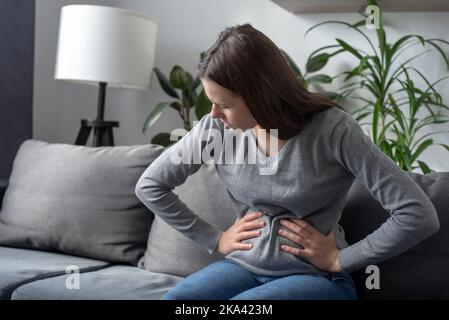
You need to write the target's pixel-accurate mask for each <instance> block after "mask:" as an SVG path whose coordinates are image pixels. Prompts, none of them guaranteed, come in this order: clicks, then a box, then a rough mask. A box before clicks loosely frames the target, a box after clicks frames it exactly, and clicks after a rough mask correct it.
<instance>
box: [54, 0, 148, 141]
mask: <svg viewBox="0 0 449 320" xmlns="http://www.w3.org/2000/svg"><path fill="white" fill-rule="evenodd" d="M156 30H157V25H156V23H155V22H154V20H153V19H152V18H150V17H148V16H146V15H143V14H141V13H138V12H134V11H130V10H125V9H120V8H113V7H105V6H96V5H68V6H64V7H63V8H62V10H61V20H60V27H59V39H58V50H57V55H56V68H55V79H59V80H67V81H74V82H79V83H84V84H91V85H96V86H97V85H98V86H99V91H98V110H97V118H96V119H95V120H86V119H82V120H81V129H80V131H79V133H78V136H77V138H76V141H75V144H76V145H85V144H86V142H87V139H88V138H89V134H90V132H91V129H92V128H93V129H94V136H93V143H92V144H93V146H94V147H99V146H113V145H114V137H113V132H112V128H113V127H118V126H119V122H118V121H104V106H105V97H106V86H112V87H120V88H136V89H149V86H150V77H151V72H152V70H153V64H154V51H155V43H156Z"/></svg>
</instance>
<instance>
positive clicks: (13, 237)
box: [0, 140, 163, 265]
mask: <svg viewBox="0 0 449 320" xmlns="http://www.w3.org/2000/svg"><path fill="white" fill-rule="evenodd" d="M162 150H163V148H162V147H161V146H157V145H151V144H149V145H140V146H116V147H98V148H93V147H86V146H74V145H69V144H56V143H55V144H51V143H47V142H43V141H38V140H26V141H25V142H23V144H22V145H21V146H20V148H19V150H18V152H17V155H16V158H15V160H14V163H13V169H12V173H11V177H10V181H9V186H8V189H7V190H6V193H5V196H4V199H3V205H2V209H1V212H0V245H3V246H11V247H19V248H35V249H41V250H47V251H58V252H64V253H67V254H73V255H77V256H82V257H88V258H94V259H100V260H105V261H110V262H123V263H130V264H134V265H136V264H137V262H138V260H139V258H141V256H142V255H143V253H144V251H145V246H146V240H147V238H148V232H149V229H150V227H151V222H152V220H153V214H152V212H151V211H150V210H148V209H147V208H146V207H145V206H144V205H143V204H142V203H141V202H140V201H139V199H138V198H137V197H136V196H135V194H134V189H135V185H136V182H137V180H138V179H139V177H140V176H141V175H142V173H143V172H144V171H145V169H146V168H147V167H148V166H149V165H150V164H151V162H152V161H153V160H154V159H156V158H157V157H158V156H159V154H160V153H161V152H162Z"/></svg>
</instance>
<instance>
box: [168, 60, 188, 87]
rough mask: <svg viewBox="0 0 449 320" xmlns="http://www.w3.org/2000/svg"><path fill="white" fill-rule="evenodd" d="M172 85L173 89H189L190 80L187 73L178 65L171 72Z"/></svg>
mask: <svg viewBox="0 0 449 320" xmlns="http://www.w3.org/2000/svg"><path fill="white" fill-rule="evenodd" d="M170 83H171V85H172V86H173V87H175V88H177V89H181V90H186V89H188V88H189V78H188V76H187V73H186V72H185V71H184V69H183V68H181V67H180V66H178V65H175V66H174V67H173V69H172V70H171V72H170Z"/></svg>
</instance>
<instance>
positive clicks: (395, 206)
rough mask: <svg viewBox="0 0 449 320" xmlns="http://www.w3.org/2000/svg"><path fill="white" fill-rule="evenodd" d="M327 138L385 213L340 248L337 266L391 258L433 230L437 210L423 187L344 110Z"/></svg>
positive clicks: (350, 267)
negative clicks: (377, 222)
mask: <svg viewBox="0 0 449 320" xmlns="http://www.w3.org/2000/svg"><path fill="white" fill-rule="evenodd" d="M330 140H331V141H330V143H331V149H332V153H333V154H334V156H335V158H336V160H337V161H338V162H339V163H340V164H341V165H342V166H343V167H344V168H345V169H346V170H347V171H348V172H350V173H351V174H352V175H353V176H354V177H355V178H357V179H358V180H360V182H361V183H363V184H364V185H365V186H366V188H367V189H368V190H369V192H370V194H371V195H372V196H373V197H374V198H375V199H376V200H377V201H379V203H380V204H381V205H382V206H383V208H384V209H385V210H387V211H388V212H389V214H390V216H389V217H388V219H387V220H386V221H385V222H384V223H383V224H382V225H381V226H380V227H379V228H378V229H376V230H375V231H374V232H372V233H371V234H369V235H368V236H367V237H365V238H364V239H362V240H360V241H358V242H356V243H354V244H353V245H350V246H348V247H346V248H343V249H341V250H340V252H339V256H338V261H339V263H340V267H341V269H342V270H343V271H346V272H352V271H354V270H357V269H360V268H363V267H366V266H368V265H371V264H376V263H379V262H382V261H384V260H387V259H389V258H392V257H394V256H396V255H398V254H400V253H402V252H405V251H406V250H408V249H410V248H411V247H413V246H415V245H416V244H418V243H419V242H421V241H422V240H424V239H426V238H427V237H429V236H430V235H432V234H434V233H436V232H437V231H438V230H439V226H440V225H439V220H438V215H437V212H436V210H435V207H434V206H433V204H432V202H431V201H430V199H429V198H428V197H427V195H426V194H425V193H424V191H423V190H422V189H421V188H420V187H419V185H418V184H417V183H416V182H415V181H414V180H413V179H412V178H411V177H410V176H409V175H408V174H407V173H406V172H405V171H403V170H402V169H401V168H400V167H399V166H398V165H397V164H396V163H395V162H394V161H393V160H392V159H390V158H389V157H388V156H387V155H386V154H384V153H383V152H382V150H380V149H379V148H378V147H377V145H375V144H374V143H373V142H372V141H371V139H370V138H369V137H368V136H367V135H365V134H364V132H363V131H362V128H361V127H360V125H359V124H358V122H357V121H356V120H355V119H353V118H352V116H351V115H350V114H349V113H345V114H343V115H342V117H341V119H340V120H339V121H337V124H336V126H335V127H333V129H332V132H331V139H330ZM360 214H369V213H367V212H360Z"/></svg>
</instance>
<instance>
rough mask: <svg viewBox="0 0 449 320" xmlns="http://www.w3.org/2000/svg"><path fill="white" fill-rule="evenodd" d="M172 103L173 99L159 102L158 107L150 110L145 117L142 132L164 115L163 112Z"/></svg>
mask: <svg viewBox="0 0 449 320" xmlns="http://www.w3.org/2000/svg"><path fill="white" fill-rule="evenodd" d="M171 104H172V102H171V101H165V102H159V103H158V104H157V105H156V107H155V108H154V109H153V111H151V112H150V114H149V115H148V116H147V118H146V119H145V122H144V124H143V128H142V132H143V133H145V131H146V130H147V129H148V128H150V127H151V126H152V125H153V124H154V123H155V122H156V120H157V119H159V117H160V116H161V115H162V113H163V112H164V111H165V109H167V108H168V107H169V106H170V105H171Z"/></svg>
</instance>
